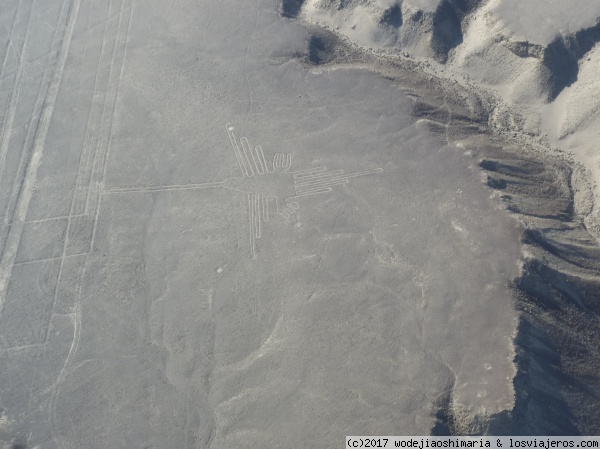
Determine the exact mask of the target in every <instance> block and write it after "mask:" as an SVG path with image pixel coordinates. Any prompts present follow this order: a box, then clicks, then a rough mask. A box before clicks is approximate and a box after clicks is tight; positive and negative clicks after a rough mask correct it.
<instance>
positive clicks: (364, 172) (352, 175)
mask: <svg viewBox="0 0 600 449" xmlns="http://www.w3.org/2000/svg"><path fill="white" fill-rule="evenodd" d="M382 171H383V170H382V169H381V168H376V169H374V170H368V171H363V172H357V173H351V174H349V175H341V176H334V177H332V178H330V179H328V181H337V180H341V179H344V180H348V179H351V178H356V177H358V176H366V175H371V174H373V173H380V172H382ZM317 184H319V181H318V180H316V181H306V182H303V183H298V184H296V187H305V186H309V185H317Z"/></svg>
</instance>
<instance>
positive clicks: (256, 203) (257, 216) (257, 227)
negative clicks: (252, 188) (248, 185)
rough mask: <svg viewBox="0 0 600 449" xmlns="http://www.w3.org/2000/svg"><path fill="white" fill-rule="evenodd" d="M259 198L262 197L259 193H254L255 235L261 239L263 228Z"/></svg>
mask: <svg viewBox="0 0 600 449" xmlns="http://www.w3.org/2000/svg"><path fill="white" fill-rule="evenodd" d="M259 199H260V197H259V195H258V194H254V230H255V231H256V232H255V234H254V235H255V237H256V238H257V239H259V238H260V236H261V229H260V217H261V212H260V203H259Z"/></svg>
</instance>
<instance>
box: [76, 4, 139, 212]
mask: <svg viewBox="0 0 600 449" xmlns="http://www.w3.org/2000/svg"><path fill="white" fill-rule="evenodd" d="M124 8H125V0H122V1H121V7H120V9H119V20H118V21H117V32H116V36H115V43H114V45H113V51H112V55H111V62H110V70H109V74H108V84H107V87H106V97H105V98H106V99H105V102H104V106H103V108H102V115H101V118H100V131H99V138H98V140H97V141H96V145H95V149H94V161H93V163H92V172H91V175H90V183H89V186H88V191H87V196H86V200H85V212H86V213H89V211H90V198H91V196H92V191H93V192H94V199H95V200H97V197H98V193H97V191H98V189H99V186H98V184H99V183H100V182H101V181H102V180H103V179H104V162H105V160H106V153H107V151H108V148H107V147H108V141H109V140H110V137H111V132H112V125H113V122H114V115H115V108H116V103H117V96H118V86H119V83H120V80H121V72H122V67H123V66H122V64H123V59H121V63H120V64H121V70H120V71H119V74H118V76H117V75H115V65H118V64H117V61H118V60H119V52H120V46H121V42H120V39H121V31H122V22H123V11H124ZM130 17H131V16H130ZM125 42H126V40H125ZM109 105H110V106H109ZM109 107H110V112H109V111H108V108H109ZM107 113H108V114H110V115H107ZM109 117H110V118H109ZM107 121H108V125H107V126H108V129H107V128H106V126H104V124H105V123H106V122H107ZM98 178H100V179H98ZM95 206H96V205H95Z"/></svg>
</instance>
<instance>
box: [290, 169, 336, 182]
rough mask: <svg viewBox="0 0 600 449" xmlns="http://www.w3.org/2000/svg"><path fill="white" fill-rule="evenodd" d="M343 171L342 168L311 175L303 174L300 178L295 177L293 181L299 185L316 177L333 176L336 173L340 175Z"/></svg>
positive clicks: (316, 178)
mask: <svg viewBox="0 0 600 449" xmlns="http://www.w3.org/2000/svg"><path fill="white" fill-rule="evenodd" d="M343 173H344V170H334V171H330V172H327V173H321V174H320V175H313V176H304V177H302V178H300V179H296V180H295V181H294V183H295V185H297V186H300V185H302V184H305V183H308V182H311V181H315V180H318V179H323V178H328V177H334V176H337V175H341V174H343Z"/></svg>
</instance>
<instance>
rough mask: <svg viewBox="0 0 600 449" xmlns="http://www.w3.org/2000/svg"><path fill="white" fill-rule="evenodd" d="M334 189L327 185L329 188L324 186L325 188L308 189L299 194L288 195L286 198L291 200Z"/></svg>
mask: <svg viewBox="0 0 600 449" xmlns="http://www.w3.org/2000/svg"><path fill="white" fill-rule="evenodd" d="M332 190H333V189H332V188H331V187H327V188H324V189H315V190H310V191H307V192H304V193H301V194H298V195H294V196H290V197H287V198H286V199H285V200H286V201H287V200H291V199H293V198H300V197H303V196H309V195H315V194H317V193H327V192H331V191H332Z"/></svg>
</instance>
